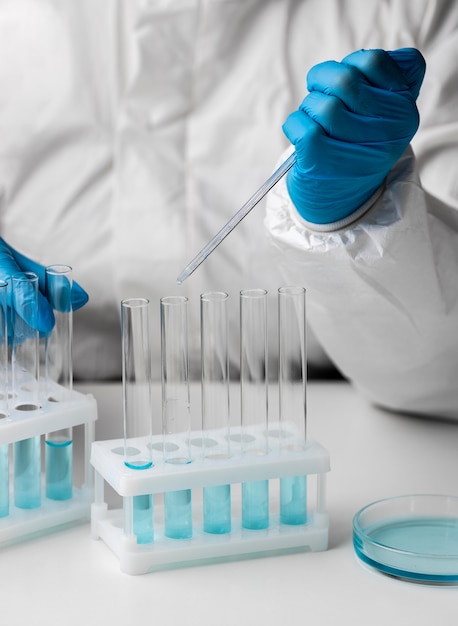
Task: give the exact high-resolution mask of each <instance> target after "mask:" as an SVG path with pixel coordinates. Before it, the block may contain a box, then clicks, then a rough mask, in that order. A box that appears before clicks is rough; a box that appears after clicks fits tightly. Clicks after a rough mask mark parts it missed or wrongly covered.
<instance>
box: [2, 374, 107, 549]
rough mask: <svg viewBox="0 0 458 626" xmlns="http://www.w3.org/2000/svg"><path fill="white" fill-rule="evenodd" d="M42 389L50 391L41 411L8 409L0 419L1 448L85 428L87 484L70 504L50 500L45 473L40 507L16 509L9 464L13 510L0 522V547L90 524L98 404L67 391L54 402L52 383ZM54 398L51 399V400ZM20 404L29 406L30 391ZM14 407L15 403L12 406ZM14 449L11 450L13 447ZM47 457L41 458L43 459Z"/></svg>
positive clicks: (41, 404)
mask: <svg viewBox="0 0 458 626" xmlns="http://www.w3.org/2000/svg"><path fill="white" fill-rule="evenodd" d="M40 386H41V387H42V388H43V389H45V388H46V389H48V390H49V392H50V393H47V394H46V396H45V397H42V398H41V399H40V407H39V408H37V409H35V410H33V411H22V410H17V409H15V408H14V406H10V407H9V411H8V416H7V417H4V418H2V419H0V445H5V444H6V445H10V444H14V443H15V442H17V441H22V440H24V439H28V438H30V437H35V436H42V439H43V438H44V436H45V435H46V433H49V432H54V431H56V430H60V429H63V428H73V427H76V426H82V425H83V426H84V450H85V453H84V462H85V465H84V483H83V485H81V486H80V487H78V488H77V487H76V486H73V494H72V497H71V498H70V499H68V500H60V501H59V500H51V499H49V498H47V497H46V496H45V473H44V472H43V473H42V489H41V491H42V498H41V505H40V506H39V507H37V508H33V509H22V508H18V507H16V506H15V505H14V493H13V482H14V481H13V473H12V463H11V462H10V498H9V500H10V506H9V514H8V515H6V516H4V517H1V518H0V547H1V546H3V545H7V544H10V543H14V542H16V541H21V540H23V539H29V538H30V537H32V536H34V535H37V534H42V533H46V532H51V531H54V530H58V529H59V527H63V526H67V525H69V524H72V523H77V522H83V521H89V520H90V516H91V503H92V501H93V493H94V488H93V471H92V467H91V465H90V460H89V454H90V449H91V445H92V443H93V441H94V438H95V437H94V432H95V421H96V420H97V403H96V400H95V398H94V397H93V396H92V395H90V394H88V395H86V394H82V393H80V392H77V391H74V390H73V391H68V390H65V393H66V397H67V398H68V399H66V400H64V401H62V402H55V401H53V400H52V395H53V394H52V389H53V387H59V386H58V385H57V384H56V383H54V382H52V381H41V380H40ZM49 398H51V399H49ZM20 400H21V402H23V403H24V404H26V403H27V391H23V392H22V391H21V397H20ZM11 404H13V403H11ZM10 447H11V446H10ZM43 457H44V455H42V458H43Z"/></svg>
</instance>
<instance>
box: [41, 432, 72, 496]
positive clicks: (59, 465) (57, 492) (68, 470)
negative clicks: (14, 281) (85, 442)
mask: <svg viewBox="0 0 458 626" xmlns="http://www.w3.org/2000/svg"><path fill="white" fill-rule="evenodd" d="M45 455H46V456H45V458H46V497H47V498H50V499H51V500H69V499H70V498H71V497H72V495H73V485H72V483H73V471H72V464H73V442H72V440H68V439H65V440H64V441H62V442H58V441H54V440H50V439H48V440H47V441H46V447H45Z"/></svg>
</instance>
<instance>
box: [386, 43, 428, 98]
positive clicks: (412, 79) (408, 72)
mask: <svg viewBox="0 0 458 626" xmlns="http://www.w3.org/2000/svg"><path fill="white" fill-rule="evenodd" d="M387 54H388V55H389V56H390V57H391V58H392V59H393V60H394V61H395V62H396V64H397V65H398V66H399V67H400V69H401V72H402V73H403V75H404V78H405V80H406V82H407V84H408V87H409V91H410V93H411V94H412V97H413V98H414V99H415V100H416V99H417V98H418V94H419V93H420V88H421V85H422V83H423V79H424V77H425V72H426V61H425V59H424V58H423V55H422V54H421V52H420V51H419V50H417V49H416V48H399V50H388V51H387Z"/></svg>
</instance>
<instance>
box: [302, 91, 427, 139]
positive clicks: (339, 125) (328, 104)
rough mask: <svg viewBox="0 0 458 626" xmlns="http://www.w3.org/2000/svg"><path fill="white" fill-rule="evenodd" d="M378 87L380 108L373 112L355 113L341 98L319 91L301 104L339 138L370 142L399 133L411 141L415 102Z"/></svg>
mask: <svg viewBox="0 0 458 626" xmlns="http://www.w3.org/2000/svg"><path fill="white" fill-rule="evenodd" d="M369 89H372V88H369ZM377 91H380V93H379V97H378V99H377V100H378V102H377V108H374V109H373V113H372V114H371V115H367V114H358V113H354V112H353V111H350V110H349V109H348V108H347V107H346V106H345V104H344V103H343V102H342V100H341V99H340V98H338V97H336V96H331V95H327V94H324V93H321V92H319V91H312V93H310V94H309V95H308V96H307V97H306V98H304V100H303V101H302V103H301V105H300V107H299V108H300V109H301V110H302V111H304V112H305V113H307V115H309V116H310V117H311V118H312V119H313V120H314V121H315V122H317V123H318V124H319V125H320V126H321V127H322V128H323V130H324V131H325V132H326V133H327V134H328V135H329V136H330V137H334V139H338V140H339V141H348V142H350V143H366V144H369V143H372V142H380V141H387V139H388V140H390V139H392V138H393V137H396V138H397V139H398V140H400V139H405V140H406V141H407V142H409V141H410V139H411V138H412V136H413V135H414V134H415V132H416V130H417V128H418V124H419V118H418V113H417V109H416V107H415V104H414V103H413V101H412V103H407V105H406V104H405V103H404V102H402V96H399V95H398V94H393V93H391V92H384V91H381V90H377ZM409 99H410V98H409Z"/></svg>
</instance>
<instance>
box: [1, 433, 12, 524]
mask: <svg viewBox="0 0 458 626" xmlns="http://www.w3.org/2000/svg"><path fill="white" fill-rule="evenodd" d="M9 473H10V462H9V446H8V444H4V445H2V446H0V517H6V516H7V515H8V514H9V512H10V479H9Z"/></svg>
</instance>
